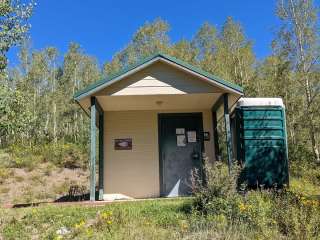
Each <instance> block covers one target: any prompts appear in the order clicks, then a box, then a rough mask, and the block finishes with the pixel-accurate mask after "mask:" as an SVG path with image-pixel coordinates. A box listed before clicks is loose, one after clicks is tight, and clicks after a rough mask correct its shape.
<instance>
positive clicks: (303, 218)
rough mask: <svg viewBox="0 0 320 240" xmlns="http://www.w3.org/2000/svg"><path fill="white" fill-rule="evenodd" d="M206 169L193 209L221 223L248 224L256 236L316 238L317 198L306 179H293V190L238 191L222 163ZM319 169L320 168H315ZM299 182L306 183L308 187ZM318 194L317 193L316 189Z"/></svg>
mask: <svg viewBox="0 0 320 240" xmlns="http://www.w3.org/2000/svg"><path fill="white" fill-rule="evenodd" d="M215 165H216V166H214V167H212V168H210V169H208V170H207V172H208V173H207V175H208V178H207V181H206V185H205V186H202V185H198V188H196V189H195V199H194V202H193V209H194V212H195V214H198V215H199V214H200V215H203V214H204V215H205V216H206V218H207V219H214V220H215V221H219V222H222V224H229V225H231V224H240V225H247V226H250V227H251V228H252V229H254V231H255V233H254V236H255V237H262V238H263V239H272V238H275V237H276V238H280V236H283V237H287V238H289V239H317V238H319V236H320V230H319V229H318V225H319V223H320V199H317V198H312V196H310V194H314V193H315V192H314V188H316V189H317V190H318V191H319V188H318V187H316V186H318V184H317V185H313V184H312V183H310V182H309V181H308V179H307V178H306V179H294V181H293V183H292V184H293V185H294V186H293V187H292V190H290V191H288V190H287V189H283V190H273V189H269V190H261V191H249V192H246V193H243V192H237V191H236V190H235V189H236V185H237V181H236V179H235V178H233V177H230V179H228V173H227V171H226V166H223V165H222V164H221V163H219V164H215ZM317 170H318V171H319V168H318V169H317ZM299 185H301V187H302V186H306V187H309V189H308V191H306V190H307V189H306V188H304V189H302V188H299ZM317 194H319V193H317Z"/></svg>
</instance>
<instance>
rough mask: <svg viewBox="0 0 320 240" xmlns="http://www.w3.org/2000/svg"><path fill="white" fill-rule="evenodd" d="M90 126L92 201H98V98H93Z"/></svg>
mask: <svg viewBox="0 0 320 240" xmlns="http://www.w3.org/2000/svg"><path fill="white" fill-rule="evenodd" d="M90 112H91V113H90V114H91V122H90V123H91V124H90V201H95V200H96V197H95V196H96V98H95V97H91V108H90Z"/></svg>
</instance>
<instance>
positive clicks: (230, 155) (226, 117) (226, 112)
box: [223, 93, 233, 174]
mask: <svg viewBox="0 0 320 240" xmlns="http://www.w3.org/2000/svg"><path fill="white" fill-rule="evenodd" d="M223 104H224V122H225V128H226V142H227V153H228V167H229V174H230V173H231V166H232V159H233V153H232V142H231V141H232V138H231V126H230V114H229V104H228V94H227V93H225V94H224V95H223Z"/></svg>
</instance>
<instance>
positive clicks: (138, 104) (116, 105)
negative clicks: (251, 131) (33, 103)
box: [74, 53, 243, 113]
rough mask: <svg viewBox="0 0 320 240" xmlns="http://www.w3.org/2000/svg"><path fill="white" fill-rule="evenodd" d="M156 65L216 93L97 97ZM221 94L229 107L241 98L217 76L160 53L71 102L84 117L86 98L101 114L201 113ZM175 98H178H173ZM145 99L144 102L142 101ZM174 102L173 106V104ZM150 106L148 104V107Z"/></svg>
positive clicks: (236, 89) (93, 86)
mask: <svg viewBox="0 0 320 240" xmlns="http://www.w3.org/2000/svg"><path fill="white" fill-rule="evenodd" d="M157 62H161V63H165V64H167V65H170V66H172V67H174V68H175V69H178V70H180V71H183V72H185V73H187V74H190V75H191V76H194V77H196V78H198V79H199V80H202V81H204V82H206V83H208V84H210V85H212V86H215V87H217V88H218V89H219V91H218V92H210V93H201V92H200V93H186V92H181V91H180V92H179V91H177V92H176V93H174V94H172V93H170V94H167V93H166V92H160V93H159V92H158V93H153V94H149V93H146V94H137V95H136V94H129V95H125V96H123V95H121V96H118V95H114V94H113V95H101V94H98V93H99V92H101V91H102V90H104V89H107V88H108V87H110V86H111V85H114V84H115V83H117V82H120V81H121V80H123V79H125V78H127V77H129V76H131V75H133V74H135V73H137V72H139V71H141V70H143V69H145V68H147V67H149V66H151V65H152V64H155V63H157ZM224 93H229V98H230V99H229V103H230V107H231V106H232V105H234V104H235V103H236V101H237V100H238V99H239V98H240V97H241V96H242V95H243V89H242V87H240V86H239V85H236V84H233V83H230V82H228V81H225V80H223V79H221V78H218V77H217V76H214V75H212V74H210V73H208V72H206V71H203V70H202V69H200V68H198V67H195V66H193V65H190V64H188V63H186V62H184V61H181V60H179V59H177V58H174V57H171V56H168V55H166V54H163V53H158V54H155V55H153V56H151V57H148V58H146V59H144V60H142V61H140V62H138V63H136V64H134V65H132V66H130V67H128V68H126V69H124V70H122V71H120V72H119V73H117V74H114V75H112V76H110V77H108V78H105V79H102V80H100V81H97V82H95V83H93V84H91V85H89V86H88V87H86V88H85V89H83V90H81V91H78V92H77V93H76V94H75V95H74V100H75V101H76V102H77V103H78V104H79V105H80V106H81V107H82V108H83V110H84V111H85V112H87V113H89V111H90V109H89V108H90V97H92V96H95V97H97V100H98V102H99V103H100V105H101V106H102V108H103V110H104V111H117V110H153V109H161V108H163V109H169V110H172V109H180V110H183V109H185V108H192V106H198V107H201V108H202V109H205V108H208V109H209V108H211V107H212V106H213V105H214V103H215V102H216V101H218V99H219V98H220V97H221V96H222V94H224ZM177 96H179V98H177ZM146 97H148V100H147V101H146ZM173 102H174V104H173ZM151 103H152V104H151Z"/></svg>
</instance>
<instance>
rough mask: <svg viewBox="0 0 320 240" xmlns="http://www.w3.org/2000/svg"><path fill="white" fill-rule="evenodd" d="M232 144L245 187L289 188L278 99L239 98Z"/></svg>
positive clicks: (282, 112) (282, 111)
mask: <svg viewBox="0 0 320 240" xmlns="http://www.w3.org/2000/svg"><path fill="white" fill-rule="evenodd" d="M234 129H235V132H234V134H235V135H234V137H235V138H234V141H235V144H234V146H235V148H236V149H235V153H236V155H235V156H236V158H237V160H240V162H242V163H243V166H244V167H243V170H242V172H241V173H240V177H239V180H240V182H242V183H243V182H245V183H246V184H247V185H248V186H249V187H260V186H264V187H274V186H276V187H282V186H283V185H285V184H286V185H287V184H289V171H288V146H287V132H286V118H285V107H284V104H283V101H282V99H281V98H241V99H240V100H239V101H238V103H237V106H236V108H235V119H234Z"/></svg>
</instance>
